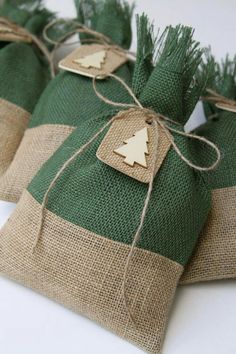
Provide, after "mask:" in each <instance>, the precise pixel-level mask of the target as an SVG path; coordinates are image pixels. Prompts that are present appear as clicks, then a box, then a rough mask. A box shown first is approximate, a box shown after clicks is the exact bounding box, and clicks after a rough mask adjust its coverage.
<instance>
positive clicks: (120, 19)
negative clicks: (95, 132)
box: [0, 0, 132, 202]
mask: <svg viewBox="0 0 236 354" xmlns="http://www.w3.org/2000/svg"><path fill="white" fill-rule="evenodd" d="M77 3H78V4H77V6H78V20H79V21H80V22H81V23H85V24H86V25H87V24H88V25H89V27H91V28H92V29H94V30H97V31H99V32H101V33H104V34H106V35H107V36H109V37H110V38H111V39H112V41H113V42H114V43H115V44H117V45H120V46H122V47H123V48H129V46H130V43H131V15H132V7H130V6H128V5H127V4H126V3H124V4H123V2H121V1H119V0H100V1H96V2H95V1H90V0H86V1H82V2H81V4H80V2H77ZM92 5H93V6H92ZM108 18H109V21H108V20H107V19H108ZM82 38H83V39H84V36H82ZM131 71H132V64H131V62H127V63H126V64H124V65H123V66H122V67H120V68H119V69H118V70H117V71H116V74H117V75H119V76H121V77H122V78H123V79H125V80H126V81H127V83H130V80H131ZM99 86H100V88H101V90H102V92H103V93H109V92H111V93H112V94H114V93H115V92H116V91H117V84H116V83H114V82H105V81H104V80H103V81H101V82H100V83H99ZM122 98H123V94H122V93H121V95H120V96H119V94H118V99H119V100H122ZM108 111H110V107H108V106H107V105H106V104H104V103H103V102H100V101H99V99H98V98H97V96H96V95H95V94H94V92H93V89H92V81H91V79H90V78H88V77H85V76H79V75H76V74H74V73H70V72H66V71H62V72H60V73H59V74H58V75H57V77H56V78H55V79H54V80H52V81H51V83H50V84H49V85H48V87H47V89H46V90H45V91H44V93H43V95H42V96H41V98H40V100H39V102H38V104H37V106H36V109H35V111H34V113H33V116H32V118H31V120H30V123H29V126H28V129H27V130H26V132H25V135H24V138H23V139H22V141H21V144H20V146H19V149H18V150H17V153H16V155H15V157H14V159H13V161H12V163H11V165H10V167H9V168H8V170H7V171H6V173H5V174H4V175H3V176H2V178H1V179H0V198H1V199H4V200H8V201H13V202H17V201H18V199H19V197H20V195H21V193H22V191H23V190H24V189H25V188H26V187H27V185H28V183H29V182H30V180H31V179H32V177H33V176H34V175H35V173H36V172H37V171H38V169H39V168H40V167H41V166H42V164H43V163H44V162H45V161H46V160H47V159H48V158H49V157H50V156H51V155H52V154H53V153H54V151H55V150H56V149H57V148H58V147H59V146H60V144H61V143H62V142H63V141H64V140H65V139H66V138H67V137H68V135H69V134H70V133H71V132H72V131H73V130H74V129H75V127H77V126H79V125H80V124H81V123H82V122H84V121H86V120H87V119H89V118H90V117H92V116H93V117H97V116H99V115H101V114H106V112H108Z"/></svg>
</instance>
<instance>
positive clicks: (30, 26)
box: [0, 0, 53, 199]
mask: <svg viewBox="0 0 236 354" xmlns="http://www.w3.org/2000/svg"><path fill="white" fill-rule="evenodd" d="M52 17H53V16H52V14H51V13H50V12H49V11H47V10H46V9H45V8H44V7H43V5H42V3H41V1H36V0H31V1H23V0H19V1H13V0H8V1H4V3H3V4H2V5H1V6H0V176H2V175H3V174H4V173H5V172H6V170H7V168H8V167H9V165H10V163H11V161H12V160H13V157H14V155H15V152H16V150H17V148H18V146H19V144H20V141H21V139H22V137H23V134H24V131H25V129H26V127H27V125H28V122H29V120H30V116H31V113H32V112H33V109H34V107H35V105H36V103H37V101H38V99H39V96H40V95H41V93H42V91H43V90H44V88H45V86H46V84H47V82H48V81H49V79H50V73H49V69H48V63H47V61H46V59H45V57H44V55H43V54H42V52H41V51H40V50H39V48H38V47H37V46H36V45H35V43H34V42H33V40H32V38H31V36H32V35H34V36H36V37H37V38H39V39H40V36H41V34H42V31H43V28H44V27H45V26H46V24H47V23H48V22H49V21H51V19H52ZM26 31H27V32H26ZM5 192H6V194H5ZM1 198H3V199H5V198H6V199H8V191H7V190H4V186H3V189H2V190H1ZM10 199H11V198H10Z"/></svg>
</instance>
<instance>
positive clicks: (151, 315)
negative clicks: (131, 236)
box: [0, 191, 183, 353]
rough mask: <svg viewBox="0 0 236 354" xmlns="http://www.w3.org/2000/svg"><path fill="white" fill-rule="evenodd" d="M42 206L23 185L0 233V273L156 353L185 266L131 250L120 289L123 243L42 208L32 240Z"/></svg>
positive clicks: (126, 246)
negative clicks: (124, 287)
mask: <svg viewBox="0 0 236 354" xmlns="http://www.w3.org/2000/svg"><path fill="white" fill-rule="evenodd" d="M39 216H40V205H39V204H38V203H37V202H36V201H35V200H34V199H33V197H32V196H31V195H30V194H29V193H28V192H27V191H25V192H24V193H23V196H22V198H21V200H20V202H19V204H18V206H17V209H16V212H15V213H14V214H13V216H12V217H11V218H10V220H9V221H8V222H7V224H6V225H5V226H4V227H3V229H2V230H1V232H0V273H1V274H3V275H5V276H7V277H9V278H11V279H14V280H16V281H18V282H20V283H22V284H24V285H25V286H27V287H30V288H32V289H34V290H36V291H37V292H39V293H41V294H43V295H46V296H47V297H49V298H51V299H53V300H55V301H57V302H59V303H60V304H63V305H65V306H66V307H68V308H70V309H72V310H74V311H76V312H78V313H81V314H83V315H85V316H86V317H88V318H90V319H92V320H95V321H96V322H98V323H99V324H101V325H102V326H104V327H106V328H108V329H109V330H111V331H113V332H115V333H116V334H118V335H119V336H121V337H122V338H125V339H126V340H128V341H130V342H132V343H134V344H135V345H137V346H139V347H141V348H142V349H144V350H145V351H146V352H148V353H159V351H160V348H161V345H162V341H163V337H164V331H165V326H166V321H167V317H168V313H169V309H170V305H171V303H172V300H173V296H174V292H175V287H176V285H177V283H178V281H179V277H180V275H181V273H182V271H183V267H182V266H181V265H179V264H178V263H175V262H173V261H171V260H169V259H167V258H165V257H163V256H160V255H158V254H155V253H152V252H150V251H145V250H141V249H136V250H135V254H134V256H133V258H132V263H131V266H130V270H129V275H128V279H127V280H128V286H127V296H128V301H130V305H131V309H132V313H133V316H134V318H135V324H134V323H133V322H132V321H131V320H130V317H129V316H128V315H127V312H126V309H125V306H124V298H123V295H122V292H121V289H122V282H123V275H124V267H125V263H126V259H127V256H128V253H129V250H130V246H129V245H125V244H123V243H119V242H114V241H112V240H109V239H106V238H104V237H102V236H99V235H96V234H94V233H93V232H90V231H88V230H85V229H83V228H81V227H79V226H76V225H74V224H71V223H69V222H67V221H65V220H63V219H61V218H60V217H57V216H56V215H54V214H52V213H51V212H48V211H47V213H46V217H45V222H44V228H43V232H42V235H41V236H42V237H41V238H40V241H39V243H38V246H37V249H36V251H35V253H34V254H33V255H32V252H31V251H32V246H33V243H34V240H35V237H36V232H37V230H36V229H37V228H36V227H35V225H37V224H38V222H39Z"/></svg>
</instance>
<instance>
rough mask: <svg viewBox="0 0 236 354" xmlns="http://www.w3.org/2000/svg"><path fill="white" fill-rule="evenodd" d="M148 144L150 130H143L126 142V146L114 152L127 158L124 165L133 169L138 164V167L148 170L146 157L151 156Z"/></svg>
mask: <svg viewBox="0 0 236 354" xmlns="http://www.w3.org/2000/svg"><path fill="white" fill-rule="evenodd" d="M148 142H149V141H148V130H147V128H143V129H142V130H139V131H138V132H136V133H135V134H134V136H133V137H132V138H129V139H127V140H125V141H124V143H125V145H122V146H121V147H119V148H118V149H116V150H114V152H115V153H116V154H118V155H120V156H123V157H125V160H124V163H126V164H127V165H129V166H131V167H133V166H134V163H135V162H136V163H137V164H138V165H140V166H142V167H145V168H147V161H146V155H148V154H149V152H148V147H147V143H148Z"/></svg>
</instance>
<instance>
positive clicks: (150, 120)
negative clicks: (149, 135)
mask: <svg viewBox="0 0 236 354" xmlns="http://www.w3.org/2000/svg"><path fill="white" fill-rule="evenodd" d="M145 122H146V123H147V124H148V125H152V123H153V118H147V119H146V120H145Z"/></svg>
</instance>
